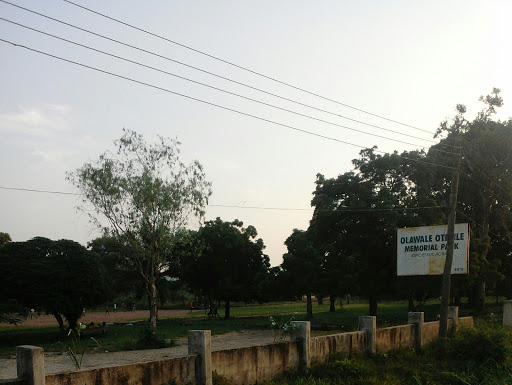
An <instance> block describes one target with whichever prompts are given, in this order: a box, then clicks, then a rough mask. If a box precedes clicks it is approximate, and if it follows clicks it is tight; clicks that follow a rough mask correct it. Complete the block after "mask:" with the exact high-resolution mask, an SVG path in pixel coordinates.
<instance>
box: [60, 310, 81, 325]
mask: <svg viewBox="0 0 512 385" xmlns="http://www.w3.org/2000/svg"><path fill="white" fill-rule="evenodd" d="M80 315H81V313H80V314H64V316H65V317H66V320H67V321H68V325H69V329H76V326H77V325H78V319H79V318H80Z"/></svg>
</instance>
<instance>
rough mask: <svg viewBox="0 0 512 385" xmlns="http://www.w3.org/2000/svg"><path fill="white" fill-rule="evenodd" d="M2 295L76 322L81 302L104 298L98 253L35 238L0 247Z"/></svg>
mask: <svg viewBox="0 0 512 385" xmlns="http://www.w3.org/2000/svg"><path fill="white" fill-rule="evenodd" d="M0 271H2V274H3V278H2V280H0V298H1V299H3V300H5V301H9V300H10V301H12V300H16V301H17V303H18V304H19V305H22V306H24V307H25V308H28V309H30V308H36V309H38V310H40V311H46V312H48V313H51V314H53V315H54V316H55V317H56V318H57V321H58V322H59V325H60V327H61V331H62V330H63V322H62V318H61V315H62V316H64V317H65V319H66V320H67V321H68V324H69V327H70V328H74V327H75V326H76V323H77V320H78V318H80V316H81V315H82V309H83V308H84V307H89V306H96V305H98V304H101V303H104V301H105V299H106V298H108V296H109V286H108V283H107V280H106V277H105V275H104V273H103V270H102V268H101V265H100V264H99V262H98V260H97V258H96V255H95V254H94V253H92V252H91V251H89V250H87V249H86V248H85V247H83V246H82V245H80V244H78V243H76V242H73V241H69V240H64V239H62V240H59V241H52V240H50V239H47V238H41V237H38V238H34V239H31V240H29V241H26V242H10V243H8V244H6V245H4V246H3V247H2V248H0Z"/></svg>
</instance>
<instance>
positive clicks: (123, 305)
mask: <svg viewBox="0 0 512 385" xmlns="http://www.w3.org/2000/svg"><path fill="white" fill-rule="evenodd" d="M130 307H131V310H133V311H135V310H136V306H135V304H126V303H124V302H123V303H121V310H122V311H127V310H129V309H130ZM112 311H113V312H114V313H117V304H116V303H115V304H114V306H113V307H112ZM84 312H85V309H84ZM109 314H110V307H109V306H108V305H107V307H106V308H105V315H109Z"/></svg>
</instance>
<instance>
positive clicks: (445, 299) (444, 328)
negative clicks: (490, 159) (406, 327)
mask: <svg viewBox="0 0 512 385" xmlns="http://www.w3.org/2000/svg"><path fill="white" fill-rule="evenodd" d="M455 143H456V144H457V147H458V154H457V158H456V160H455V168H454V170H453V173H452V181H451V184H450V212H449V214H448V240H447V244H446V261H445V263H444V271H443V283H442V286H441V315H440V317H441V318H440V320H439V340H440V342H441V344H443V346H444V341H445V340H446V336H447V334H448V305H449V303H450V294H451V293H450V286H451V277H452V264H453V243H454V238H455V236H454V235H455V219H456V210H457V193H458V191H459V169H460V162H461V140H460V138H457V139H456V141H455Z"/></svg>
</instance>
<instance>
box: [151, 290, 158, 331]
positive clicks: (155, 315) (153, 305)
mask: <svg viewBox="0 0 512 385" xmlns="http://www.w3.org/2000/svg"><path fill="white" fill-rule="evenodd" d="M149 290H150V291H149V292H150V296H149V301H150V303H149V324H150V327H151V332H152V333H156V321H157V319H158V304H157V296H158V292H157V290H156V285H155V282H154V281H153V282H152V283H151V284H150V287H149Z"/></svg>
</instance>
